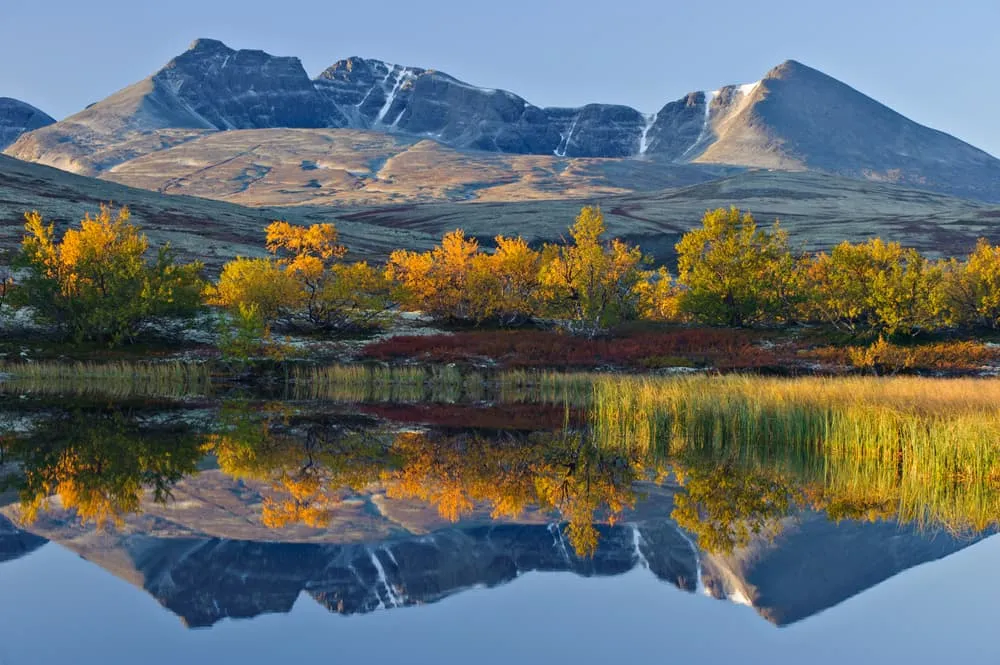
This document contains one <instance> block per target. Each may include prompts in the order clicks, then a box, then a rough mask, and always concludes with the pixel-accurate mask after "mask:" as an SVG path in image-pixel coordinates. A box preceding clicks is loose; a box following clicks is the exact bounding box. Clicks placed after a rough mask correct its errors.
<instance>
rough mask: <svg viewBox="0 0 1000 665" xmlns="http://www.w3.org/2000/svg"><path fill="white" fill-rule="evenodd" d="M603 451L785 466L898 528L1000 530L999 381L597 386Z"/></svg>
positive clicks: (609, 382) (596, 421)
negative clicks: (888, 515)
mask: <svg viewBox="0 0 1000 665" xmlns="http://www.w3.org/2000/svg"><path fill="white" fill-rule="evenodd" d="M591 422H592V426H593V431H594V435H595V438H596V441H597V442H598V445H602V446H607V447H614V448H625V449H630V450H632V451H634V452H638V453H640V454H644V455H646V456H648V457H650V458H653V459H666V458H667V457H668V456H669V457H683V456H685V455H694V456H697V457H700V458H702V459H706V458H711V459H717V460H728V461H733V462H735V463H738V464H739V463H744V464H755V465H758V464H763V465H767V466H769V467H772V468H773V467H775V466H778V467H781V468H784V469H785V470H787V471H789V472H791V473H793V474H794V475H795V476H796V477H798V478H800V479H801V480H804V481H807V482H815V483H818V484H820V485H821V486H822V488H823V490H824V491H825V492H827V493H829V494H830V495H831V496H835V497H838V498H839V499H850V500H851V501H853V502H854V503H855V504H856V505H861V504H864V503H871V504H879V503H880V504H882V505H883V506H888V508H889V509H890V512H893V513H895V514H897V515H898V516H899V517H900V518H901V519H904V520H907V521H916V522H918V523H921V524H940V525H943V526H946V527H948V528H950V529H953V530H966V529H971V530H981V529H984V528H986V527H988V526H991V525H992V526H996V525H998V524H1000V380H996V379H954V380H943V379H921V378H891V379H878V378H841V379H818V378H807V379H762V378H750V377H739V376H733V377H717V378H707V377H698V378H677V379H654V378H624V379H622V378H618V379H610V378H609V379H598V380H597V381H596V383H595V396H594V404H593V406H592V410H591Z"/></svg>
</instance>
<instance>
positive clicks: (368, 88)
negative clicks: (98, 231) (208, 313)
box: [8, 39, 1000, 201]
mask: <svg viewBox="0 0 1000 665" xmlns="http://www.w3.org/2000/svg"><path fill="white" fill-rule="evenodd" d="M266 128H305V129H309V128H328V129H329V128H352V129H363V130H368V131H377V132H390V133H398V134H402V135H405V136H409V137H420V138H432V139H434V140H436V141H439V142H441V143H444V144H446V145H448V146H451V147H453V148H458V149H461V150H478V151H488V152H498V153H511V154H536V155H554V156H558V157H594V158H618V159H635V158H639V159H651V160H656V161H663V162H670V163H682V164H686V163H690V162H700V163H710V164H726V165H733V166H744V167H763V168H776V169H791V170H803V169H808V170H816V171H822V172H826V173H833V174H839V175H845V176H848V177H852V178H863V179H871V180H880V181H889V182H895V183H900V184H908V185H912V186H918V187H920V188H925V189H930V190H936V191H941V192H945V193H950V194H955V195H959V196H965V197H972V198H977V199H982V200H990V201H1000V160H997V159H996V158H994V157H992V156H991V155H988V154H987V153H985V152H982V151H980V150H977V149H976V148H974V147H972V146H970V145H968V144H965V143H963V142H962V141H959V140H958V139H956V138H954V137H951V136H948V135H947V134H944V133H942V132H938V131H935V130H933V129H929V128H927V127H924V126H921V125H918V124H917V123H914V122H912V121H910V120H908V119H906V118H905V117H903V116H902V115H900V114H898V113H896V112H895V111H893V110H891V109H889V108H887V107H886V106H884V105H882V104H879V103H878V102H876V101H875V100H873V99H871V98H869V97H867V96H865V95H863V94H861V93H860V92H858V91H856V90H854V89H852V88H850V87H849V86H847V85H845V84H843V83H841V82H839V81H837V80H835V79H833V78H831V77H829V76H826V75H825V74H823V73H821V72H818V71H816V70H814V69H811V68H809V67H806V66H805V65H802V64H801V63H798V62H795V61H788V62H785V63H783V64H782V65H780V66H778V67H776V68H775V69H773V70H771V71H770V72H768V73H767V74H766V75H765V76H764V78H763V79H761V80H760V81H757V82H756V83H752V84H747V85H730V86H724V87H722V88H719V89H716V90H705V91H697V92H692V93H689V94H687V95H685V96H684V97H682V98H681V99H679V100H676V101H672V102H670V103H668V104H666V105H665V106H663V107H662V108H661V109H660V110H659V111H657V112H656V113H653V114H650V115H644V114H643V113H640V112H639V111H637V110H636V109H633V108H630V107H628V106H621V105H613V104H588V105H586V106H583V107H581V108H576V109H573V108H541V107H538V106H534V105H532V104H530V103H529V102H528V101H526V100H525V99H523V98H521V97H519V96H518V95H516V94H514V93H511V92H507V91H505V90H495V89H490V88H481V87H477V86H474V85H470V84H468V83H465V82H463V81H460V80H458V79H456V78H454V77H452V76H449V75H447V74H445V73H443V72H438V71H434V70H430V69H421V68H416V67H407V66H402V65H393V64H389V63H386V62H383V61H380V60H366V59H363V58H348V59H346V60H342V61H339V62H337V63H335V64H334V65H332V66H331V67H329V68H328V69H327V70H326V71H324V72H323V73H322V74H320V75H319V77H317V78H316V79H315V80H310V79H309V77H308V75H307V74H306V72H305V70H304V69H303V68H302V65H301V63H300V62H299V61H298V59H296V58H286V57H275V56H271V55H268V54H266V53H264V52H262V51H250V50H241V51H236V50H233V49H230V48H228V47H227V46H225V45H224V44H222V43H221V42H218V41H214V40H208V39H201V40H198V41H196V42H195V43H194V44H192V46H191V48H190V49H189V50H188V51H187V52H185V53H183V54H181V55H180V56H178V57H177V58H175V59H174V60H173V61H171V62H170V63H168V64H167V66H165V67H164V68H163V69H161V70H160V71H159V72H157V73H156V74H154V75H153V76H151V77H150V78H148V79H146V80H144V81H140V82H139V83H136V84H135V85H133V86H130V87H129V88H126V89H125V90H122V91H121V92H118V93H116V94H115V95H112V96H111V97H109V98H108V99H105V100H103V101H101V102H98V103H97V104H95V105H93V106H91V107H89V108H88V109H86V110H84V111H82V112H80V113H78V114H76V115H74V116H72V117H70V118H67V119H66V120H64V121H62V122H59V123H56V124H55V125H52V126H49V127H43V128H41V129H38V130H36V131H33V132H30V133H28V134H27V135H25V136H22V137H21V138H20V139H19V140H18V141H17V142H16V143H15V144H14V145H13V146H11V147H10V148H9V149H8V153H9V154H11V155H13V156H15V157H18V158H21V159H26V160H30V161H37V162H42V163H45V164H48V165H52V166H58V167H61V168H65V169H68V170H73V171H77V172H81V173H99V172H102V171H106V170H108V169H110V168H112V167H114V166H116V165H118V164H121V163H123V162H127V161H129V160H131V159H135V158H136V157H140V156H142V155H145V154H149V153H151V152H155V151H158V150H161V149H163V148H169V147H171V146H173V145H177V144H178V143H182V142H184V141H187V140H191V139H193V138H197V137H198V136H200V135H202V134H203V133H205V132H215V131H220V130H231V129H266ZM162 132H168V133H167V134H163V133H162ZM151 133H154V134H152V135H153V136H155V137H156V138H157V141H152V140H149V137H150V136H151ZM418 176H419V174H415V175H414V177H418Z"/></svg>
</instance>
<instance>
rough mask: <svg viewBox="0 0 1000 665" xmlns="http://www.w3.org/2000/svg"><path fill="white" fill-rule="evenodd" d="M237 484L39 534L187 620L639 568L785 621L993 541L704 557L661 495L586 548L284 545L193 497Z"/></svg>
mask: <svg viewBox="0 0 1000 665" xmlns="http://www.w3.org/2000/svg"><path fill="white" fill-rule="evenodd" d="M239 491H244V492H245V488H240V489H237V488H233V490H232V491H230V492H229V493H227V494H211V495H206V496H204V497H195V496H193V495H191V494H186V499H185V501H186V505H185V507H184V508H183V509H182V510H180V511H173V510H170V509H169V508H166V509H165V508H156V507H153V508H152V510H153V511H155V515H152V516H150V517H146V518H142V517H129V518H128V520H127V525H126V527H125V528H124V529H118V530H115V531H113V532H99V531H97V530H95V529H93V528H92V527H86V526H83V525H81V524H80V523H79V521H78V520H76V519H75V518H74V516H73V515H72V514H68V513H66V514H63V513H53V512H51V511H50V512H49V513H47V514H46V515H45V516H44V517H43V519H42V520H41V521H40V522H39V523H37V524H36V525H34V526H33V527H32V529H34V530H36V531H37V532H38V533H39V534H40V536H45V537H47V538H49V539H51V540H52V541H53V542H55V543H58V544H59V545H60V546H63V547H67V548H69V549H70V550H73V551H75V552H77V553H78V554H79V555H80V556H82V557H83V558H85V559H87V560H89V561H91V562H93V563H95V564H97V565H100V566H102V567H103V568H105V569H106V570H108V571H109V572H112V573H113V574H115V575H117V576H118V577H120V578H122V579H125V580H127V581H129V582H130V583H132V584H134V585H135V586H137V587H139V588H141V589H142V590H144V591H145V592H147V593H149V594H150V595H152V596H153V597H155V598H156V599H157V601H158V602H159V603H160V604H161V605H162V606H163V607H164V608H166V609H167V610H169V611H170V612H172V613H174V614H175V615H177V616H179V617H181V619H182V620H183V622H184V624H185V625H186V626H188V627H206V626H212V625H214V624H216V623H217V622H219V621H221V620H222V619H226V618H230V619H248V618H253V617H256V616H260V615H263V614H271V613H286V612H289V611H291V609H292V606H293V605H294V604H295V602H296V601H297V600H298V599H299V598H300V596H301V595H302V594H303V593H305V594H308V595H309V596H310V597H311V598H312V599H313V600H314V601H315V602H317V603H319V604H320V605H322V606H323V607H325V608H326V609H328V610H329V611H330V612H335V613H338V614H365V613H369V612H373V611H375V610H380V609H392V608H399V607H410V606H418V605H424V604H428V603H434V602H438V601H441V600H444V599H446V598H448V597H450V596H452V595H454V594H457V593H461V592H463V591H465V590H468V589H472V588H482V587H485V588H493V587H497V586H500V585H502V584H506V583H508V582H511V581H513V580H514V579H516V578H518V577H520V576H521V575H524V574H525V573H529V572H537V573H553V572H568V573H573V574H575V575H579V576H583V577H593V576H614V575H621V574H624V573H627V572H629V571H632V570H637V569H646V570H648V571H649V573H651V574H652V576H653V577H654V578H655V579H656V580H659V581H660V582H665V583H666V584H669V585H670V586H673V587H675V588H677V589H680V590H682V591H686V592H689V593H695V592H698V593H704V594H705V595H708V596H712V597H714V598H717V599H720V600H728V601H732V602H737V603H741V604H745V605H748V606H750V607H753V608H754V610H755V611H756V612H757V613H758V614H760V615H761V616H762V617H763V618H765V619H766V620H768V621H770V622H772V623H774V624H775V625H778V626H785V625H788V624H791V623H794V622H796V621H800V620H803V619H805V618H808V617H810V616H814V615H816V614H818V613H820V612H822V611H823V610H825V609H827V608H830V607H833V606H835V605H837V604H839V603H841V602H843V601H845V600H847V599H848V598H851V597H853V596H855V595H857V594H860V593H863V592H864V591H865V590H867V589H870V588H872V587H874V586H876V585H878V584H880V583H881V582H883V581H885V580H886V579H888V578H890V577H892V576H894V575H897V574H899V573H901V572H903V571H905V570H907V569H909V568H912V567H913V566H917V565H920V564H923V563H928V562H931V561H935V560H938V559H941V558H943V557H946V556H948V555H950V554H953V553H955V552H958V551H960V550H962V549H964V548H966V547H968V546H970V545H972V544H974V543H975V542H978V541H979V540H982V538H984V537H987V534H981V535H976V536H969V537H957V536H953V535H950V534H947V533H928V532H926V531H924V530H921V529H920V528H918V527H914V526H907V525H900V524H897V523H895V522H891V521H890V522H883V521H877V522H868V521H855V520H842V521H840V522H833V521H830V520H828V519H827V518H825V517H823V516H822V515H821V514H819V513H803V514H800V515H796V516H793V517H790V518H788V519H786V520H785V522H786V523H785V525H784V527H785V528H784V530H783V531H782V532H781V533H780V534H779V535H778V536H777V537H776V538H775V539H774V540H769V539H768V538H767V537H765V536H760V537H757V538H755V539H754V540H753V541H752V542H751V543H749V544H748V545H747V546H745V547H742V548H738V549H737V550H736V551H734V552H733V553H730V554H719V553H709V552H705V551H703V550H701V549H700V548H698V547H697V544H696V543H695V541H694V540H693V539H692V537H691V536H689V535H688V534H686V533H685V532H684V531H683V530H681V529H680V528H679V527H678V525H677V524H676V523H675V522H674V521H673V520H671V519H669V518H667V517H666V515H669V512H670V506H671V503H672V499H671V497H670V496H669V494H663V493H659V494H654V495H653V496H651V497H650V498H649V499H646V500H645V501H644V502H643V503H642V504H640V505H639V506H638V507H637V511H638V512H639V513H641V517H640V516H638V515H636V516H633V517H637V518H638V521H635V522H629V523H618V524H616V525H613V526H609V525H604V524H598V525H595V528H596V529H597V530H598V533H599V540H598V545H597V550H596V551H595V552H594V554H593V556H592V557H580V556H577V555H576V554H575V553H574V552H573V550H572V547H570V546H569V545H568V542H567V536H566V534H565V533H564V530H565V528H566V526H565V525H559V524H555V523H548V524H546V523H521V522H513V523H504V522H491V521H489V520H486V523H480V524H476V522H477V521H481V520H475V519H473V520H469V522H470V523H465V521H464V520H463V522H460V523H459V524H455V525H447V526H444V525H440V526H439V527H438V528H432V529H430V530H423V529H417V531H416V532H415V533H407V532H406V531H405V530H401V527H404V526H405V524H404V523H397V525H396V528H395V529H393V530H392V532H391V536H390V537H388V538H386V537H385V536H379V535H378V533H377V531H378V528H370V527H369V531H368V535H367V537H363V536H364V534H363V533H359V531H358V529H359V528H361V529H363V528H365V525H364V520H361V521H359V518H360V517H361V515H355V516H354V518H353V520H351V521H350V522H348V523H345V524H343V525H341V527H342V528H340V529H339V530H338V529H335V528H330V529H328V530H326V532H325V533H316V534H314V535H313V536H312V537H311V538H310V540H308V541H301V540H299V541H295V540H284V539H283V538H282V536H284V535H286V534H285V533H284V532H274V531H270V532H265V533H263V534H262V535H263V536H264V537H265V538H266V540H264V539H260V540H257V539H252V540H251V539H245V538H238V537H234V538H230V537H226V536H224V535H222V534H223V533H225V532H227V531H232V532H234V533H237V534H245V533H247V524H248V523H249V522H251V521H252V514H253V513H249V515H250V516H251V517H250V518H248V514H247V513H246V512H245V511H239V510H237V511H236V512H230V513H228V514H227V513H225V512H224V511H221V510H219V507H217V506H214V505H208V504H207V503H206V504H205V505H203V506H200V507H198V506H193V505H191V504H193V503H196V502H199V501H201V502H205V500H206V499H215V498H221V500H223V501H226V502H232V500H233V497H234V496H237V494H238V492H239ZM244 499H245V497H244ZM383 505H384V504H383V503H379V504H378V506H379V508H381V507H382V506H383ZM393 511H394V512H389V513H386V514H384V515H375V516H371V515H369V519H376V520H377V519H378V518H380V517H382V518H389V519H392V517H393V516H394V515H395V513H402V514H404V515H407V516H408V517H410V518H413V516H414V515H417V516H418V517H417V518H416V519H417V521H418V523H419V520H420V517H419V515H420V510H419V509H418V508H416V506H409V507H406V508H404V507H400V506H397V507H396V508H394V509H393ZM179 514H180V515H179ZM178 516H181V519H177V518H178ZM345 527H346V528H345ZM206 531H207V532H209V533H212V534H219V535H208V534H207V533H206ZM313 531H315V530H313ZM359 536H362V538H361V539H360V540H357V538H358V537H359ZM39 540H40V538H39Z"/></svg>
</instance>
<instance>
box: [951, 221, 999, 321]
mask: <svg viewBox="0 0 1000 665" xmlns="http://www.w3.org/2000/svg"><path fill="white" fill-rule="evenodd" d="M944 298H945V308H946V311H947V318H948V323H950V324H952V325H959V326H972V327H980V328H991V329H993V330H996V329H998V328H1000V246H998V245H992V244H990V243H989V241H987V240H986V239H985V238H980V239H979V242H977V243H976V248H975V249H974V250H973V251H972V253H971V254H969V256H968V258H967V259H966V260H965V261H964V262H960V261H957V260H955V259H952V260H951V261H949V262H948V263H947V266H946V268H945V275H944Z"/></svg>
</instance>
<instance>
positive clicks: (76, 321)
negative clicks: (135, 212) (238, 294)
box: [16, 206, 203, 344]
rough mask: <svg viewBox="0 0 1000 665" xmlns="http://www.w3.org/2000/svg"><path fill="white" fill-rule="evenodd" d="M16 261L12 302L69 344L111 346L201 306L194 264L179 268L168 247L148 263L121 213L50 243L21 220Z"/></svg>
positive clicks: (38, 223) (36, 223) (33, 219)
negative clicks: (155, 320) (19, 274)
mask: <svg viewBox="0 0 1000 665" xmlns="http://www.w3.org/2000/svg"><path fill="white" fill-rule="evenodd" d="M25 218H26V224H25V235H24V239H23V241H22V244H21V253H20V255H19V257H18V259H17V261H16V265H17V266H18V267H19V268H22V269H24V272H25V277H24V279H23V280H22V281H21V284H20V285H19V288H18V289H17V291H16V293H17V296H18V298H17V303H18V304H19V305H22V306H29V307H31V308H32V309H33V310H34V312H35V314H36V317H37V318H38V319H39V320H41V321H43V322H46V323H50V324H54V325H56V326H57V327H58V328H59V329H60V330H62V331H64V332H66V333H68V334H69V335H71V336H72V337H73V338H74V339H76V340H94V341H99V342H107V343H110V344H118V343H121V342H123V341H128V340H131V339H132V338H133V337H134V335H135V334H136V333H137V331H138V330H139V328H140V327H141V325H142V324H143V323H145V322H146V321H148V320H149V319H151V318H152V317H156V316H168V315H189V314H192V313H193V312H195V311H196V310H197V307H198V306H199V304H200V292H201V289H202V284H203V282H202V281H201V278H200V273H201V270H202V266H201V264H200V263H197V262H195V263H189V264H186V265H179V264H177V263H176V262H175V261H174V258H173V255H172V253H171V252H170V249H169V246H165V247H163V248H161V249H160V250H159V251H158V253H157V255H156V257H155V258H154V259H150V258H148V257H147V250H148V249H149V241H148V240H147V238H146V236H145V235H143V234H142V233H141V232H140V230H139V227H137V226H136V225H134V224H132V223H131V221H130V220H129V211H128V208H121V209H119V210H117V211H114V210H112V209H111V207H110V206H102V207H101V210H100V212H99V213H98V214H97V215H96V216H93V217H91V216H90V215H89V214H88V215H87V216H86V217H84V219H83V221H82V222H81V223H80V228H78V229H69V230H67V231H66V232H65V234H63V237H62V239H61V241H60V240H57V238H56V234H55V231H54V228H53V225H52V224H46V223H45V222H44V220H43V219H42V216H41V215H40V214H39V213H37V212H32V213H28V214H26V215H25Z"/></svg>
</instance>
